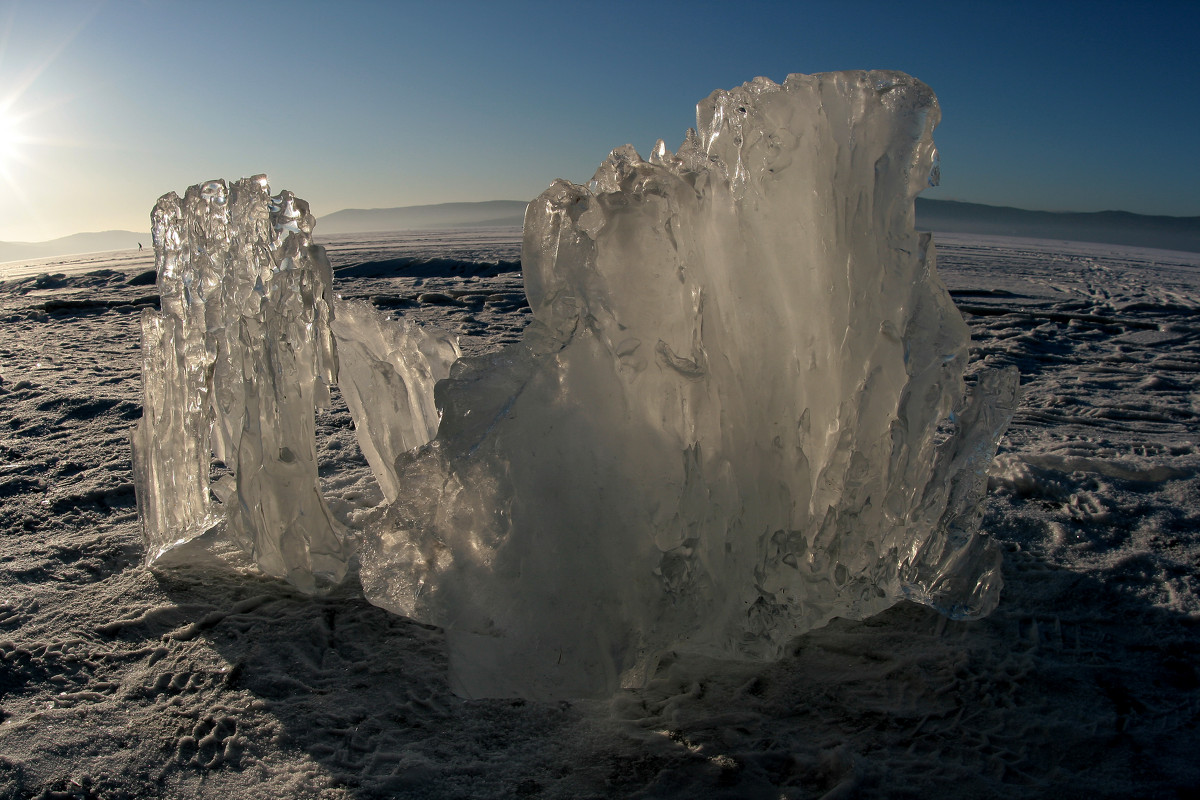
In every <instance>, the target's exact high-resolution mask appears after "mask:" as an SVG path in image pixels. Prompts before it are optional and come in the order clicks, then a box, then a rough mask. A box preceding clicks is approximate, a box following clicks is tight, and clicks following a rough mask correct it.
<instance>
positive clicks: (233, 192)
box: [133, 175, 350, 591]
mask: <svg viewBox="0 0 1200 800" xmlns="http://www.w3.org/2000/svg"><path fill="white" fill-rule="evenodd" d="M151 216H152V225H153V234H154V246H155V260H156V266H157V269H158V288H159V293H160V297H161V311H153V310H147V311H146V312H144V314H143V318H142V325H143V334H142V341H143V372H142V376H143V384H144V396H145V397H144V409H145V411H144V414H143V417H142V420H141V421H140V422H139V423H138V426H137V428H136V430H135V432H134V435H133V454H134V476H135V487H136V490H137V498H138V507H139V510H140V512H141V520H142V530H143V533H144V537H145V539H146V542H147V561H148V562H151V563H153V562H155V561H157V560H159V559H162V558H164V557H165V556H166V555H167V554H168V553H170V552H171V551H172V550H173V549H175V548H177V547H180V546H182V545H184V544H186V543H188V542H189V541H191V540H193V539H196V538H197V537H199V536H201V535H204V534H207V533H212V532H213V531H217V532H218V533H219V535H222V536H227V537H228V538H230V539H232V540H233V541H235V542H237V543H239V544H241V545H242V546H243V547H244V548H245V549H246V550H247V552H248V553H249V554H250V555H251V556H252V558H253V559H254V561H255V562H256V563H257V564H258V565H259V566H260V567H261V568H262V569H263V570H264V571H265V572H267V573H268V574H271V575H275V576H278V577H283V578H287V579H288V580H289V581H291V582H292V583H294V584H295V585H297V586H298V587H300V588H301V589H304V590H307V591H315V590H317V589H318V588H321V587H323V586H329V585H332V584H335V583H337V582H338V581H340V580H341V578H342V577H343V575H344V574H345V571H346V564H347V561H348V558H349V552H350V550H349V544H348V541H347V538H346V535H345V531H344V530H343V529H342V526H341V525H339V523H338V522H337V521H336V520H335V519H334V518H333V516H332V514H331V513H330V512H329V509H328V508H327V506H326V505H325V502H324V500H323V499H322V497H321V492H320V486H319V483H318V480H317V462H316V447H315V422H314V404H316V403H323V402H326V401H327V400H328V396H329V395H328V386H329V384H331V383H332V382H333V381H334V379H335V377H336V374H337V360H336V352H335V348H334V343H333V337H332V333H331V332H330V328H329V324H330V318H331V315H332V305H331V301H332V296H331V294H330V284H331V282H332V271H331V269H330V266H329V262H328V260H327V259H326V257H325V252H324V249H323V248H321V247H319V246H316V245H313V243H312V241H311V233H312V226H313V222H314V218H313V216H312V215H311V214H310V213H309V210H308V205H307V204H306V203H305V202H304V201H302V200H298V199H297V198H295V197H294V196H293V195H292V194H291V193H290V192H282V193H280V194H279V195H277V196H274V197H272V196H271V195H270V191H269V189H268V187H267V182H266V179H265V177H264V176H261V175H260V176H255V177H253V178H245V179H243V180H240V181H237V182H236V183H234V184H233V185H232V186H230V185H228V184H226V182H225V181H209V182H207V183H203V184H198V185H196V186H193V187H191V188H190V189H188V191H187V192H186V194H185V196H184V197H183V198H182V199H180V198H179V197H178V196H177V195H176V194H175V193H173V192H172V193H171V194H168V195H165V196H163V197H162V198H161V199H160V200H159V201H158V204H157V205H156V206H155V208H154V211H153V212H152V215H151ZM214 459H215V461H214ZM214 466H215V467H216V470H215V471H214ZM221 466H223V467H224V469H223V470H222V469H220V467H221ZM214 476H215V480H214Z"/></svg>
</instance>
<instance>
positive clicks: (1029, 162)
mask: <svg viewBox="0 0 1200 800" xmlns="http://www.w3.org/2000/svg"><path fill="white" fill-rule="evenodd" d="M1198 23H1200V11H1198V10H1197V7H1196V6H1194V5H1191V4H1185V3H1170V2H1167V3H1158V4H1154V5H1153V6H1151V7H1142V6H1136V5H1132V4H1123V3H1087V4H1084V3H1069V2H1068V3H1060V4H1054V5H1053V6H1052V7H1043V6H1040V5H1034V4H1032V3H1009V4H1005V5H1004V7H1002V8H1000V7H984V6H982V5H978V6H977V5H975V4H958V5H953V4H949V3H915V4H908V5H905V6H903V7H897V6H894V5H890V4H885V3H875V2H866V3H862V4H858V5H856V6H855V11H854V12H853V13H851V12H848V11H846V10H844V9H836V8H829V7H828V6H826V5H824V4H820V5H818V4H809V3H797V4H794V5H792V6H789V7H788V8H785V9H784V8H778V7H776V6H775V5H774V4H766V3H757V4H756V3H745V4H740V5H739V6H738V7H737V8H736V9H734V8H732V7H728V6H725V5H722V4H717V3H705V2H692V3H687V4H682V3H657V4H633V3H621V2H617V3H611V2H610V3H604V4H593V3H580V4H572V5H569V6H568V5H564V4H551V3H519V4H504V5H499V4H485V3H468V2H462V3H453V4H450V3H447V4H440V5H438V6H437V7H432V6H428V5H426V4H419V3H404V2H400V3H394V4H388V5H386V6H376V5H375V4H371V3H365V2H361V3H359V2H350V3H344V4H339V5H337V6H336V7H335V6H333V5H332V4H329V3H320V2H313V1H311V0H305V1H302V2H293V3H288V4H286V5H285V4H279V3H261V4H254V5H250V6H247V7H243V6H240V5H237V4H235V3H232V2H223V1H218V2H211V3H206V4H203V5H197V4H188V3H184V2H179V1H178V0H155V1H154V2H149V1H147V2H136V0H109V2H98V1H91V0H89V1H86V2H84V1H76V0H62V2H56V3H53V4H46V3H43V4H35V3H32V2H0V212H2V214H0V240H4V241H42V240H46V239H52V238H57V237H61V236H65V235H69V234H73V233H78V232H83V231H103V230H111V229H123V230H133V231H140V230H145V229H146V228H147V225H148V214H149V210H150V207H151V206H152V205H153V203H154V201H155V199H156V198H157V197H158V196H159V195H161V194H163V193H165V192H167V191H171V190H175V191H182V190H183V189H184V188H185V187H186V186H187V185H189V184H191V183H196V182H198V181H200V180H204V179H208V178H214V177H226V178H230V179H233V178H237V177H241V176H244V175H251V174H255V173H258V172H266V173H267V174H268V176H269V177H270V179H271V183H272V186H273V188H275V189H282V188H288V189H292V190H293V191H295V192H297V193H298V194H299V195H301V196H302V197H304V198H306V199H308V200H309V201H310V202H311V203H312V204H313V210H314V213H316V214H317V215H318V216H324V215H327V214H330V213H333V212H335V211H339V210H342V209H346V208H391V207H397V206H409V205H422V204H434V203H443V202H455V201H481V200H495V199H522V200H529V199H532V198H533V197H535V196H536V195H537V194H539V193H540V192H541V191H542V190H543V189H545V188H546V186H548V185H549V183H550V182H551V181H552V180H554V179H555V178H558V177H562V178H566V179H568V180H571V181H575V182H585V181H586V180H587V179H588V178H590V177H591V174H592V172H593V171H594V170H595V168H596V166H597V165H598V164H599V163H600V162H601V161H602V160H603V158H604V156H605V155H606V154H607V152H608V151H609V150H611V149H612V148H613V147H616V146H619V145H621V144H624V143H626V142H629V143H632V144H633V145H634V146H635V147H637V149H638V151H639V152H641V153H642V154H643V155H647V154H648V153H649V150H650V148H651V147H652V146H653V144H654V141H655V140H656V139H657V138H660V137H661V138H663V139H664V140H665V141H666V143H667V145H668V147H671V148H672V149H674V148H676V147H677V146H678V145H679V143H680V141H681V140H682V138H683V135H684V133H685V131H686V130H687V128H688V127H690V126H692V125H694V124H695V119H694V110H695V103H696V102H697V101H698V100H700V99H701V98H703V97H704V96H706V95H707V94H708V93H709V92H711V91H712V90H713V89H717V88H731V87H733V86H736V85H738V84H741V83H743V82H745V81H747V80H750V79H751V78H753V77H755V76H757V75H764V76H766V77H769V78H771V79H772V80H776V81H782V80H783V79H784V78H785V77H786V76H787V74H789V73H791V72H825V71H832V70H840V69H898V70H902V71H905V72H908V73H910V74H912V75H914V76H916V77H918V78H920V79H921V80H923V81H925V82H926V83H928V84H929V85H930V86H932V87H933V89H934V90H935V91H936V92H937V93H938V96H939V98H940V101H941V106H942V113H943V121H942V124H941V125H940V126H939V128H938V130H937V132H936V138H937V142H938V146H939V149H940V152H941V163H942V186H941V187H939V188H937V189H932V190H929V191H927V192H926V193H925V194H924V195H923V196H925V197H929V198H933V199H943V200H962V201H967V202H973V203H984V204H989V205H1002V206H1013V207H1017V208H1027V209H1035V210H1052V211H1085V212H1086V211H1101V210H1123V211H1131V212H1134V213H1139V214H1156V215H1171V216H1196V215H1200V195H1198V194H1197V193H1196V192H1195V188H1194V187H1195V186H1196V185H1197V183H1200V160H1198V159H1196V157H1195V155H1194V152H1193V149H1194V148H1193V143H1194V139H1195V131H1196V130H1197V128H1198V127H1200V109H1198V107H1197V104H1196V103H1194V102H1192V100H1191V98H1193V97H1194V89H1193V88H1192V86H1191V80H1190V75H1191V73H1192V67H1193V66H1194V65H1195V62H1196V60H1197V59H1196V57H1195V55H1194V48H1193V47H1192V44H1191V39H1192V37H1193V36H1194V33H1195V31H1196V30H1197V29H1200V25H1198Z"/></svg>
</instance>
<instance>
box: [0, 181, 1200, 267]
mask: <svg viewBox="0 0 1200 800" xmlns="http://www.w3.org/2000/svg"><path fill="white" fill-rule="evenodd" d="M526 205H527V203H525V202H523V201H521V200H490V201H487V202H483V203H439V204H437V205H428V206H403V207H400V208H348V209H346V210H344V211H336V212H334V213H332V214H326V215H325V216H323V217H319V218H318V219H317V232H318V234H339V233H371V232H376V231H378V232H384V231H404V230H422V229H438V228H482V227H495V226H502V225H513V226H519V225H521V224H522V223H523V222H524V219H525V206H526ZM917 227H918V228H920V229H922V230H932V231H936V232H941V233H975V234H981V235H987V236H1021V237H1026V238H1031V239H1063V240H1067V241H1076V242H1100V243H1106V244H1119V245H1129V246H1133V247H1157V248H1161V249H1164V250H1184V251H1188V252H1193V253H1196V252H1200V217H1161V216H1148V215H1145V214H1131V213H1129V212H1127V211H1099V212H1078V213H1076V212H1057V211H1026V210H1025V209H1021V208H1008V207H1005V206H985V205H982V204H979V203H961V202H958V201H955V200H927V199H925V198H920V197H919V198H917ZM139 242H140V243H141V244H143V245H145V246H146V247H149V246H150V236H149V234H146V233H133V232H131V231H103V232H101V233H77V234H74V235H72V236H64V237H63V238H61V239H53V240H51V241H48V242H0V261H23V260H26V259H33V258H50V257H53V256H62V255H71V254H75V253H94V252H99V251H103V250H132V249H135V248H136V247H137V246H138V243H139Z"/></svg>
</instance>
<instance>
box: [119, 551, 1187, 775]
mask: <svg viewBox="0 0 1200 800" xmlns="http://www.w3.org/2000/svg"><path fill="white" fill-rule="evenodd" d="M1005 580H1006V583H1007V589H1006V596H1005V598H1004V599H1003V600H1002V602H1001V605H1000V608H999V609H998V610H997V611H996V612H995V613H994V614H993V615H992V616H990V617H988V618H986V619H984V620H980V621H976V622H953V621H948V620H946V619H945V618H943V617H941V616H940V615H938V614H937V613H936V612H934V611H932V610H930V609H927V608H925V607H922V606H917V605H915V604H912V603H908V602H902V603H900V604H898V605H896V606H894V607H893V608H891V609H889V610H887V611H885V612H883V613H881V614H878V615H876V616H874V617H872V618H870V619H867V620H863V621H858V622H853V621H846V620H835V621H834V622H833V623H831V624H830V625H828V626H826V627H824V628H821V629H819V630H815V631H812V632H810V633H808V634H805V635H803V636H801V637H799V638H797V639H796V640H795V641H794V642H793V644H792V646H791V651H790V653H789V655H788V656H786V657H785V658H783V659H781V660H780V661H778V662H776V663H771V664H746V663H729V662H721V661H715V660H711V659H704V658H698V657H689V656H687V655H684V654H670V655H668V656H666V657H664V659H663V660H662V662H661V664H660V667H659V669H658V671H657V673H656V674H655V676H654V678H653V680H652V681H651V682H650V684H649V685H648V686H647V687H646V688H645V689H641V690H629V691H622V692H620V693H619V694H618V695H617V696H616V697H614V698H613V700H612V701H611V702H577V703H572V702H563V703H549V704H547V703H532V702H524V701H519V700H518V701H513V700H472V701H464V700H461V699H459V698H456V697H454V696H453V695H452V694H451V693H450V691H449V688H448V685H447V682H446V677H445V675H446V659H445V651H444V641H443V637H442V635H441V633H440V631H439V630H438V629H436V628H432V627H430V626H426V625H422V624H419V623H416V622H413V621H411V620H407V619H404V618H401V617H397V616H394V615H391V614H388V613H386V612H384V611H382V610H380V609H377V608H375V607H373V606H370V605H369V604H367V603H366V602H365V601H363V600H362V599H361V597H360V596H358V595H357V593H356V588H355V586H354V584H353V582H351V583H349V584H348V585H347V586H345V587H343V588H342V589H340V590H339V591H338V592H336V593H334V594H333V595H331V596H329V597H325V598H320V599H313V598H308V597H304V596H301V595H299V594H297V593H295V592H294V591H292V590H291V589H290V588H288V587H286V586H285V585H283V584H281V583H279V582H275V581H268V580H262V579H257V578H253V579H247V578H243V577H237V576H234V575H229V574H220V573H200V572H195V571H186V572H177V573H170V574H164V575H163V576H161V577H160V578H159V582H160V585H161V587H162V589H163V590H164V591H165V592H166V594H167V596H168V597H169V598H170V599H171V600H172V601H173V602H174V603H175V604H176V607H177V608H179V609H184V610H186V611H183V612H181V614H179V615H177V616H175V617H172V618H171V620H170V622H171V625H172V628H171V629H170V630H163V628H162V626H158V627H157V628H155V626H147V625H140V626H137V627H134V628H119V629H114V630H112V631H110V632H109V633H110V634H111V635H114V636H121V637H129V636H144V637H146V638H147V639H153V638H158V637H161V638H162V640H163V641H164V642H166V643H167V647H168V648H169V649H170V648H173V647H176V646H179V645H182V644H183V643H186V642H188V641H191V640H194V639H197V638H199V639H203V640H205V641H206V642H207V643H208V645H210V646H211V647H212V648H213V649H214V650H215V651H216V652H218V653H219V654H220V655H221V657H222V658H223V659H224V660H225V661H226V662H227V663H228V664H229V665H230V667H229V670H228V672H227V674H226V677H224V678H223V679H222V687H221V689H222V691H223V692H225V693H234V694H236V695H238V696H239V697H240V698H241V705H243V706H244V707H245V708H259V709H261V712H262V713H263V714H267V715H269V716H270V717H271V718H273V719H274V720H276V721H277V723H278V725H279V726H280V728H281V734H280V738H279V741H280V742H282V743H283V745H284V746H286V747H288V748H296V749H298V750H300V751H302V752H303V753H306V754H307V755H308V756H309V757H311V759H312V760H313V761H315V762H316V763H317V764H319V765H320V766H321V768H322V769H323V770H324V771H325V772H326V773H327V774H328V776H329V777H330V779H331V781H332V783H333V785H334V786H337V787H341V788H343V789H344V790H345V791H346V792H347V793H348V794H349V795H351V796H353V797H356V798H381V797H425V798H437V797H459V796H468V795H469V796H476V797H517V796H530V797H567V796H571V797H581V796H582V797H587V796H592V797H604V796H651V797H660V796H661V797H701V796H703V797H737V798H755V797H764V798H765V797H771V798H777V797H797V798H799V797H815V796H837V797H855V796H863V797H867V796H869V797H918V796H931V794H930V793H932V796H950V795H955V796H971V797H1041V796H1045V794H1047V793H1048V792H1050V791H1052V790H1053V791H1055V793H1056V794H1061V795H1063V796H1066V797H1076V796H1078V797H1084V796H1092V797H1116V796H1165V797H1171V796H1181V797H1182V796H1188V795H1187V791H1188V787H1192V786H1195V785H1198V782H1200V769H1198V768H1197V766H1196V765H1195V764H1194V759H1193V755H1194V750H1195V746H1196V744H1197V743H1200V736H1198V734H1197V727H1196V725H1197V720H1198V719H1200V699H1198V698H1200V694H1198V693H1197V689H1198V688H1200V673H1198V672H1197V666H1196V665H1197V664H1198V663H1200V626H1198V625H1197V622H1196V620H1194V619H1192V618H1190V617H1188V616H1186V615H1184V614H1179V613H1174V612H1170V611H1166V610H1163V609H1161V608H1158V607H1156V606H1153V605H1152V604H1150V603H1148V602H1146V601H1144V600H1143V599H1141V598H1140V597H1139V596H1138V595H1137V594H1136V593H1132V592H1130V591H1128V590H1127V589H1128V587H1126V586H1124V585H1122V583H1121V582H1109V583H1106V582H1104V581H1101V580H1099V579H1097V578H1096V577H1092V576H1088V575H1084V574H1080V573H1076V572H1072V571H1070V570H1066V569H1062V568H1058V567H1054V566H1051V565H1049V564H1048V563H1047V562H1046V561H1045V560H1043V559H1041V558H1038V557H1035V556H1033V555H1031V554H1030V553H1029V552H1027V551H1026V550H1023V549H1021V547H1020V546H1019V545H1017V544H1016V543H1012V542H1010V543H1009V544H1008V546H1007V552H1006V558H1005ZM223 702H224V703H225V705H229V703H230V699H229V698H228V697H224V698H223ZM249 750H250V751H252V750H253V746H252V745H251V746H250V747H249ZM186 755H188V754H187V753H181V754H180V758H181V760H182V758H183V756H186ZM189 763H190V762H189ZM181 768H200V767H197V766H195V765H194V764H192V765H191V766H189V767H181ZM217 768H239V767H238V766H237V765H235V764H225V765H223V766H218V767H217Z"/></svg>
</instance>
